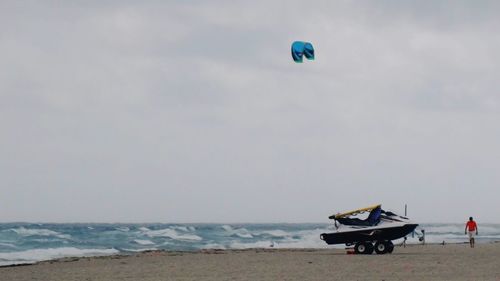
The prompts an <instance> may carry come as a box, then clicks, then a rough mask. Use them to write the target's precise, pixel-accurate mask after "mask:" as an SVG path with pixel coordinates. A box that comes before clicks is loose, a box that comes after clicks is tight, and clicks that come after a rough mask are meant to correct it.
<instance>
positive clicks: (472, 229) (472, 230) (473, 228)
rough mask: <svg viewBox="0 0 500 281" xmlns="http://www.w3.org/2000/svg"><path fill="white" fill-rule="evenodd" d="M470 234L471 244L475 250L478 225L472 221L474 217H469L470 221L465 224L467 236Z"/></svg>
mask: <svg viewBox="0 0 500 281" xmlns="http://www.w3.org/2000/svg"><path fill="white" fill-rule="evenodd" d="M467 233H469V243H470V247H471V248H474V242H475V241H474V236H475V235H477V234H478V232H477V224H476V222H475V221H474V220H473V219H472V217H469V221H468V222H467V223H466V224H465V234H467Z"/></svg>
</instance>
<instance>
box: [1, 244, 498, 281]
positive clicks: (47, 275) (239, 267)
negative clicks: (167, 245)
mask: <svg viewBox="0 0 500 281" xmlns="http://www.w3.org/2000/svg"><path fill="white" fill-rule="evenodd" d="M499 260H500V243H490V244H479V245H476V248H474V249H471V248H469V246H468V245H466V244H447V245H444V246H443V245H426V246H421V245H419V246H416V245H413V246H408V247H406V248H403V247H396V248H395V250H394V253H393V254H388V255H375V254H374V255H369V256H365V255H350V254H346V251H345V250H338V249H328V250H317V249H300V250H297V249H276V250H270V249H249V250H205V251H200V252H168V251H158V252H144V253H140V254H137V255H130V256H107V257H93V258H67V259H61V260H55V261H45V262H40V263H38V264H34V265H26V266H12V267H3V268H0V280H2V281H4V280H5V281H14V280H15V281H25V280H46V281H58V280H61V281H62V280H64V281H73V280H93V281H100V280H102V281H112V280H138V281H139V280H142V281H153V280H500V262H499Z"/></svg>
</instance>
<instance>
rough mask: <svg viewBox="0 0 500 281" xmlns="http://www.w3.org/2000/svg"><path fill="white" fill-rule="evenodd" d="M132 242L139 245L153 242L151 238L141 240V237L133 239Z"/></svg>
mask: <svg viewBox="0 0 500 281" xmlns="http://www.w3.org/2000/svg"><path fill="white" fill-rule="evenodd" d="M134 243H136V244H139V245H154V244H155V242H153V241H151V240H141V239H135V240H134Z"/></svg>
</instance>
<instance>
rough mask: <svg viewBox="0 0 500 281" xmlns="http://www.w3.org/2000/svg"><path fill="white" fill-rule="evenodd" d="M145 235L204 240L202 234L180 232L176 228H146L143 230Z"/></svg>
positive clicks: (184, 239)
mask: <svg viewBox="0 0 500 281" xmlns="http://www.w3.org/2000/svg"><path fill="white" fill-rule="evenodd" d="M143 233H144V235H146V236H149V237H167V238H171V239H174V240H183V241H201V240H203V239H202V238H201V237H200V236H198V235H195V234H179V233H178V232H177V231H175V230H174V229H170V228H165V229H159V230H150V229H147V228H145V229H144V230H143Z"/></svg>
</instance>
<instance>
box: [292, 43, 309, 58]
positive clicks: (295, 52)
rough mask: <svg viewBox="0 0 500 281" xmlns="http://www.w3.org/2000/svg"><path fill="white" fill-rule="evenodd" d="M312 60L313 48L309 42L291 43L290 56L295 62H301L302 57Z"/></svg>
mask: <svg viewBox="0 0 500 281" xmlns="http://www.w3.org/2000/svg"><path fill="white" fill-rule="evenodd" d="M304 56H305V57H306V59H308V60H314V48H313V45H312V44H311V43H309V42H302V41H295V42H293V44H292V58H293V60H294V61H295V62H296V63H301V62H302V59H303V57H304Z"/></svg>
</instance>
